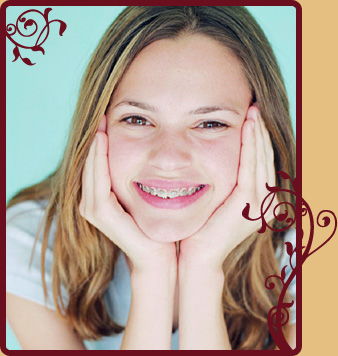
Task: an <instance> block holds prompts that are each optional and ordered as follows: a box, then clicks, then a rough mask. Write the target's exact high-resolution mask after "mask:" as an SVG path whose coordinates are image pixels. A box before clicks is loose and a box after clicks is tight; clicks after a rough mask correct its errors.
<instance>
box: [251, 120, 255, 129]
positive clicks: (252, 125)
mask: <svg viewBox="0 0 338 356" xmlns="http://www.w3.org/2000/svg"><path fill="white" fill-rule="evenodd" d="M251 128H252V129H253V130H254V129H255V121H251Z"/></svg>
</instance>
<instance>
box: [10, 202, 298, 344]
mask: <svg viewBox="0 0 338 356" xmlns="http://www.w3.org/2000/svg"><path fill="white" fill-rule="evenodd" d="M46 206H47V202H46V201H26V202H22V203H19V204H16V205H14V206H12V207H11V208H9V209H7V219H6V220H7V228H6V291H7V292H10V293H12V294H15V295H17V296H19V297H22V298H25V299H28V300H30V301H32V302H35V303H38V304H40V305H46V306H47V307H48V308H51V309H54V310H55V305H54V302H53V293H52V279H51V271H52V261H53V243H54V235H55V222H54V223H53V224H52V227H51V231H50V237H49V239H48V247H47V249H46V257H45V280H46V284H47V290H48V299H47V301H46V304H45V298H44V292H43V286H42V281H41V269H40V266H41V264H40V260H41V254H40V252H41V248H42V234H43V231H41V233H40V236H39V239H38V241H37V243H36V247H35V249H34V255H33V259H32V264H31V266H30V267H29V263H30V258H31V254H32V248H33V245H34V240H35V235H36V233H37V231H38V228H39V225H40V223H41V221H42V219H43V215H44V212H45V209H46ZM286 241H290V242H292V243H293V244H295V231H294V229H293V230H292V231H289V232H288V233H287V236H286ZM281 252H282V251H277V255H276V256H279V255H280V253H281ZM288 257H289V256H288V255H287V254H286V253H284V252H283V256H282V260H281V267H283V266H284V265H289V261H288ZM286 272H287V273H286V275H287V277H288V275H289V274H290V273H291V268H290V267H288V268H287V269H286ZM287 277H286V278H287ZM61 291H62V297H63V301H64V303H65V305H67V302H68V296H67V293H66V291H65V290H64V289H62V290H61ZM289 292H290V294H291V296H292V297H293V298H294V302H295V295H296V283H295V279H294V280H293V282H292V284H291V285H290V287H289ZM104 301H105V305H106V308H107V311H108V312H109V314H110V315H111V316H112V319H113V320H114V321H115V322H116V323H118V324H119V325H121V326H125V325H126V324H127V320H128V315H129V310H130V302H131V287H130V272H129V269H128V266H127V262H126V258H125V255H124V254H123V253H121V254H120V257H119V258H118V261H117V263H116V267H115V272H114V278H113V280H112V281H111V282H110V283H109V285H108V288H107V290H106V292H105V294H104ZM295 308H296V307H295V305H294V306H293V307H292V308H291V309H290V312H291V315H290V322H291V323H294V322H295ZM122 338H123V332H122V333H120V334H113V335H111V336H103V337H102V339H101V340H98V341H88V340H84V344H85V346H86V348H87V349H88V350H119V349H120V346H121V342H122ZM172 350H178V329H177V330H176V331H175V332H174V333H173V335H172Z"/></svg>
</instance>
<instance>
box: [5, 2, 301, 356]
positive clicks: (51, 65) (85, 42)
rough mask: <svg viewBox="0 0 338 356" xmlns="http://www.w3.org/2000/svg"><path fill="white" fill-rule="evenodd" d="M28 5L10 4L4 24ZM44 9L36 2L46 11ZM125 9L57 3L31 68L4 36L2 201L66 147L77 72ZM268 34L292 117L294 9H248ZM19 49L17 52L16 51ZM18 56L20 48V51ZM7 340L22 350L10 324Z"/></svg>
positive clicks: (47, 168) (39, 175)
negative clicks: (62, 24) (61, 23)
mask: <svg viewBox="0 0 338 356" xmlns="http://www.w3.org/2000/svg"><path fill="white" fill-rule="evenodd" d="M31 8H33V7H32V6H30V7H9V8H7V10H6V24H9V23H15V22H16V19H17V17H18V16H19V15H20V14H21V13H22V12H24V11H26V10H28V9H31ZM45 8H46V7H34V9H37V10H40V11H41V12H43V11H44V9H45ZM123 8H124V7H123V6H110V7H109V6H91V7H89V6H78V7H74V6H69V7H66V6H54V7H53V10H52V11H51V12H50V13H49V20H54V19H59V20H62V21H64V22H65V23H66V24H67V29H66V31H65V32H64V34H63V36H62V37H60V36H59V24H58V23H56V22H53V23H52V24H51V27H50V35H49V37H48V38H47V40H46V42H45V43H44V44H43V48H44V50H45V55H42V53H40V52H32V51H27V52H25V57H28V58H30V59H31V60H32V62H33V63H34V62H35V63H36V64H35V65H34V66H27V65H26V64H24V63H23V62H22V61H21V60H20V59H18V60H17V61H16V62H14V63H12V60H13V59H14V55H13V49H14V45H13V44H12V42H10V41H9V40H6V67H7V69H6V199H7V201H8V199H10V197H11V196H13V194H15V193H16V192H17V191H18V190H20V189H22V188H24V187H27V186H29V185H32V184H34V183H37V182H38V181H41V180H42V179H44V178H45V177H46V176H47V175H48V174H50V173H51V172H52V171H53V170H55V168H56V167H57V165H58V163H59V162H60V160H61V158H62V155H63V150H64V148H65V145H66V142H67V137H68V131H69V127H70V121H71V118H72V115H73V112H74V109H75V105H76V100H77V95H78V91H79V86H80V82H81V79H82V75H83V73H84V70H85V68H86V65H87V64H88V61H89V59H90V56H91V54H92V53H93V51H94V49H95V47H96V45H97V44H98V42H99V40H100V38H101V37H102V35H103V33H104V31H105V30H106V28H107V27H108V26H109V25H110V24H111V22H112V21H113V20H114V19H115V18H116V16H117V15H118V14H119V13H120V12H121V10H122V9H123ZM247 8H248V9H249V11H250V12H251V13H252V14H253V15H254V17H255V18H256V20H257V21H258V23H259V24H260V25H261V27H262V28H263V30H264V32H265V34H266V35H267V37H268V39H269V41H270V43H271V44H272V47H273V49H274V52H275V54H276V56H277V59H278V62H279V64H280V67H281V70H282V73H283V77H284V80H285V83H286V87H287V92H288V95H289V100H290V107H291V116H292V120H293V126H294V129H295V122H296V117H295V113H296V10H295V8H293V7H291V6H247ZM20 52H21V51H20ZM22 54H24V52H23V51H22ZM6 345H7V348H8V349H10V350H17V349H20V346H19V344H18V342H17V341H16V339H15V336H14V335H13V333H12V331H11V329H10V327H9V325H8V324H7V333H6Z"/></svg>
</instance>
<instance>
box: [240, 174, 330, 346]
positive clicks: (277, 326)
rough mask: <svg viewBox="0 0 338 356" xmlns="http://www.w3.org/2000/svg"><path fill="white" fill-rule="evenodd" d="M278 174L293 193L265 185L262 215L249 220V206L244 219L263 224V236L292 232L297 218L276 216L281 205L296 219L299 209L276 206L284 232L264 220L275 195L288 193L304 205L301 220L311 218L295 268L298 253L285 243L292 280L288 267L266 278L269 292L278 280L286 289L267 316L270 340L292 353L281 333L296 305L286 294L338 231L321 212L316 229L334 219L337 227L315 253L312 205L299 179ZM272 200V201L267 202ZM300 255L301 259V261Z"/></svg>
mask: <svg viewBox="0 0 338 356" xmlns="http://www.w3.org/2000/svg"><path fill="white" fill-rule="evenodd" d="M277 173H278V174H280V176H281V177H282V178H283V179H289V180H290V181H291V183H292V187H293V190H287V189H282V188H280V187H270V186H269V185H268V184H266V188H267V189H268V191H269V192H270V193H269V194H268V195H267V197H266V198H265V199H264V200H263V202H262V204H261V210H260V211H261V215H260V216H259V217H257V218H250V217H249V211H250V204H249V203H248V204H247V205H246V207H245V208H244V209H243V211H242V215H243V217H244V218H246V219H248V220H250V221H256V220H261V221H262V227H261V228H260V230H259V231H258V232H260V233H263V232H265V231H266V228H269V229H270V230H273V231H276V232H279V231H285V230H287V229H289V228H290V227H291V226H292V225H293V224H294V223H295V220H296V218H291V217H289V215H288V211H287V210H285V211H284V212H283V213H279V214H278V215H277V214H276V211H277V210H279V209H280V207H281V206H282V205H288V206H290V207H291V208H292V210H293V212H294V216H296V207H295V206H293V205H292V204H291V203H288V202H281V203H278V204H277V205H276V207H275V208H274V209H273V214H274V216H275V218H276V219H277V220H278V221H285V222H286V227H284V228H281V229H275V228H273V227H272V226H270V225H269V224H268V223H267V222H266V220H265V217H264V215H265V214H266V212H267V211H268V210H269V208H270V207H271V204H272V202H273V200H274V198H275V196H276V194H277V193H278V192H286V193H289V194H292V195H294V196H295V197H296V199H297V202H299V201H300V202H301V216H302V217H304V216H308V219H309V225H310V233H309V239H308V242H307V245H306V246H303V244H301V245H300V247H301V251H300V252H299V253H297V258H298V259H297V265H296V266H294V265H293V264H292V257H293V255H294V254H295V253H296V251H297V247H295V248H293V246H292V244H291V243H290V242H285V246H286V253H287V254H288V256H289V267H290V268H291V274H290V275H289V277H288V278H287V279H286V280H285V278H286V273H285V270H286V268H287V267H288V266H287V265H285V266H284V267H283V268H282V271H281V275H280V276H277V275H271V276H269V277H267V278H266V280H265V287H266V288H267V289H273V288H274V287H275V283H273V282H272V281H271V280H272V279H277V280H279V282H280V283H282V286H283V287H282V291H281V294H280V296H279V299H278V303H277V305H276V306H274V307H273V308H271V309H270V311H269V313H268V326H269V330H270V333H271V336H272V338H273V339H274V341H275V342H276V345H277V346H278V348H279V349H280V350H287V351H291V350H292V349H291V347H290V345H289V344H288V343H287V341H286V339H285V337H284V334H283V331H282V327H283V326H284V325H286V324H287V322H288V321H289V311H288V309H289V308H291V307H292V305H293V304H294V301H291V302H290V303H287V302H285V301H284V298H285V294H286V291H287V289H288V287H289V285H290V283H291V282H292V280H293V279H294V278H295V277H296V274H297V272H299V271H300V270H301V268H302V265H303V263H304V262H305V260H306V259H307V258H308V257H309V256H311V255H312V254H313V253H315V252H316V251H318V250H319V249H320V248H322V247H323V246H324V245H325V244H327V243H328V242H329V241H330V240H331V239H332V237H333V236H334V234H335V233H336V231H337V217H336V215H335V214H334V213H333V212H332V211H331V210H322V211H321V212H320V213H319V214H318V215H317V219H316V223H317V226H319V227H321V228H326V227H328V226H329V225H330V224H331V221H332V220H331V219H333V222H334V224H333V225H334V226H333V229H332V233H331V234H330V236H329V237H328V238H327V239H326V240H325V241H324V242H323V243H322V244H321V245H319V246H318V247H317V248H315V249H313V250H312V249H311V248H312V243H313V239H314V227H315V224H314V221H315V219H314V217H313V214H312V211H311V208H310V206H309V204H308V203H307V202H306V201H305V200H304V199H303V198H302V197H301V196H299V194H297V191H296V178H295V179H294V180H292V179H291V178H290V176H289V175H288V174H287V173H285V172H282V171H280V172H277ZM269 198H270V199H271V200H268V199H269ZM267 202H269V203H268V205H267V207H266V208H265V206H266V204H267ZM303 236H304V230H302V238H303ZM298 255H299V256H300V258H299V257H298Z"/></svg>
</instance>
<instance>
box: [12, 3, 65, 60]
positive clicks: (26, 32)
mask: <svg viewBox="0 0 338 356" xmlns="http://www.w3.org/2000/svg"><path fill="white" fill-rule="evenodd" d="M50 11H52V9H51V8H50V7H48V8H47V9H45V11H44V13H42V12H40V11H38V10H34V9H31V10H27V11H25V12H23V13H22V14H21V15H20V16H19V17H18V18H17V20H16V24H15V25H14V24H11V23H10V24H8V25H7V27H6V36H7V38H8V39H9V40H10V41H11V42H12V43H14V45H15V47H14V50H13V54H14V60H13V62H15V61H16V60H17V59H18V58H19V57H20V59H21V60H22V61H23V62H24V63H25V64H27V65H29V66H32V65H34V64H36V63H32V62H31V60H30V59H29V58H23V57H22V56H21V54H20V50H19V47H20V48H23V49H30V50H32V51H34V52H37V51H39V52H41V53H42V54H43V55H44V54H45V50H44V49H43V48H42V44H43V43H44V42H45V41H46V39H47V37H48V36H49V25H50V24H51V23H52V22H59V23H60V30H59V35H60V36H62V35H63V33H64V32H65V30H66V28H67V25H66V23H65V22H63V21H61V20H52V21H48V14H49V13H50ZM28 13H31V15H27V14H28ZM33 13H37V14H38V15H39V17H40V16H42V19H43V20H44V22H45V25H44V27H43V28H42V29H41V31H40V32H38V30H39V26H38V24H37V22H36V21H35V20H34V19H31V18H28V16H32V15H33ZM20 28H21V29H20ZM40 28H41V27H40ZM15 34H17V35H19V36H21V37H22V39H21V40H22V41H23V40H25V39H26V38H29V37H31V38H32V39H33V40H34V39H35V37H37V39H36V41H35V43H34V42H32V43H31V44H33V45H32V46H27V45H24V44H23V43H19V42H18V41H17V40H18V39H17V37H18V36H14V35H15ZM34 35H35V37H34ZM13 36H14V37H15V38H14V37H13Z"/></svg>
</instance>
